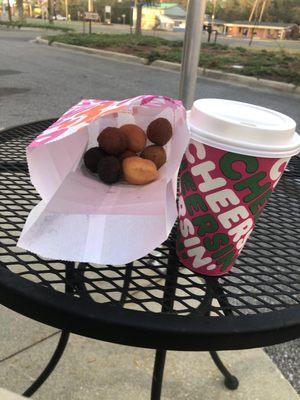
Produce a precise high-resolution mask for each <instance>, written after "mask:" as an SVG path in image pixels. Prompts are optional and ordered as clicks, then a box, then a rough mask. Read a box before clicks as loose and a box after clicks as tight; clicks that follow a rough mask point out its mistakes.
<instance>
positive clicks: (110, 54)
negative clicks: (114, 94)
mask: <svg viewBox="0 0 300 400" xmlns="http://www.w3.org/2000/svg"><path fill="white" fill-rule="evenodd" d="M33 42H35V43H39V44H46V45H49V46H50V44H49V42H48V40H46V39H42V38H41V37H40V36H38V37H37V38H36V39H34V40H33ZM51 46H53V47H60V48H64V49H71V50H76V51H79V52H81V53H86V54H94V55H98V56H101V57H104V58H108V59H114V60H118V61H125V62H130V63H134V64H140V65H150V66H151V67H158V68H162V69H165V70H168V71H170V70H171V71H180V69H181V65H180V64H178V63H173V62H170V61H163V60H155V61H153V63H151V64H149V62H148V60H147V59H145V58H140V57H137V56H132V55H129V54H122V53H117V52H114V51H108V50H100V49H92V48H89V47H82V46H76V45H73V44H65V43H59V42H53V43H51ZM198 76H205V77H206V78H212V79H219V80H223V81H226V82H235V83H239V84H242V85H246V86H249V87H259V88H267V89H273V90H277V91H278V90H279V91H281V92H286V93H293V94H300V87H299V86H296V85H294V84H292V83H285V82H278V81H272V80H269V79H260V78H255V77H253V76H246V75H238V74H232V73H230V72H222V71H218V70H214V69H207V68H202V67H199V68H198Z"/></svg>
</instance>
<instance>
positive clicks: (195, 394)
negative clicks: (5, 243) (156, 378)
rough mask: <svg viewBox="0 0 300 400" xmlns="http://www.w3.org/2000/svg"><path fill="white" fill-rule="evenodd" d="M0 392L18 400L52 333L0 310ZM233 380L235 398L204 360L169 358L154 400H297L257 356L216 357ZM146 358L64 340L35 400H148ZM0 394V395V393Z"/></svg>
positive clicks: (146, 353)
mask: <svg viewBox="0 0 300 400" xmlns="http://www.w3.org/2000/svg"><path fill="white" fill-rule="evenodd" d="M0 322H1V347H0V387H4V388H6V389H8V390H11V391H13V392H17V393H22V392H23V391H24V390H25V389H26V388H27V387H28V386H29V385H30V384H31V383H32V382H33V381H34V379H35V378H36V377H37V376H38V374H39V372H40V371H41V370H42V368H43V367H44V366H45V365H46V363H47V362H48V360H49V358H50V356H51V354H52V352H53V350H54V348H55V346H56V343H57V341H58V337H59V336H58V334H55V332H56V330H55V329H53V328H49V327H46V326H45V325H42V324H39V323H37V322H35V321H31V320H29V319H27V318H24V317H22V316H19V315H17V314H16V313H14V312H12V311H10V310H7V309H5V308H4V307H1V308H0ZM221 356H222V358H223V360H224V361H225V363H226V365H227V366H229V367H230V370H231V372H232V373H233V374H235V375H236V376H237V377H238V378H239V380H240V386H239V389H238V390H237V391H234V392H232V391H230V390H228V389H226V388H225V387H224V385H223V379H222V376H221V374H220V373H219V371H218V370H217V369H216V367H215V366H214V364H213V362H212V361H211V359H210V357H209V355H208V353H193V352H175V351H172V352H169V353H168V355H167V361H166V369H165V378H164V384H163V393H162V400H171V399H172V400H177V399H190V400H198V399H199V400H200V399H206V400H220V399H222V400H227V399H228V400H229V399H230V400H235V399H236V400H237V399H242V400H265V399H272V400H299V396H298V395H297V393H296V392H295V391H294V389H293V388H292V386H291V385H290V384H289V383H288V381H287V380H285V379H284V378H283V376H282V375H281V373H280V372H279V370H278V369H277V367H276V366H275V365H274V364H273V363H272V362H271V360H270V359H269V357H268V356H267V355H266V354H265V353H264V352H263V351H262V350H260V349H255V350H245V351H235V352H232V351H230V352H221ZM153 361H154V351H153V350H145V349H139V348H133V347H126V346H121V345H114V344H110V343H104V342H100V341H97V340H92V339H86V338H83V337H80V336H77V335H71V339H70V343H69V345H68V347H67V349H66V352H65V354H64V356H63V358H62V359H61V361H60V363H59V364H58V366H57V368H56V370H55V371H54V372H53V374H52V375H51V377H50V378H49V380H48V381H47V382H46V383H45V384H44V386H42V388H41V389H40V390H39V391H38V392H37V394H36V395H35V396H34V398H35V399H37V400H50V399H51V400H52V399H58V400H79V399H80V400H85V399H86V400H87V399H89V400H90V399H95V400H96V399H101V400H110V399H114V400H127V399H128V400H129V399H130V400H131V399H133V398H135V399H137V400H146V399H149V398H150V389H151V377H152V368H153ZM0 394H1V392H0ZM4 399H5V397H3V396H2V397H1V395H0V400H4Z"/></svg>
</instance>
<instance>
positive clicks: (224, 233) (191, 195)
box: [177, 143, 289, 275]
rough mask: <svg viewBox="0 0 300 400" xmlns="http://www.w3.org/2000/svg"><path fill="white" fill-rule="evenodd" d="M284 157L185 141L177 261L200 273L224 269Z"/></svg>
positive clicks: (244, 238) (231, 261)
mask: <svg viewBox="0 0 300 400" xmlns="http://www.w3.org/2000/svg"><path fill="white" fill-rule="evenodd" d="M288 161H289V159H288V158H284V159H274V158H272V159H271V158H258V157H252V156H246V155H241V154H236V153H230V152H225V151H223V150H219V149H215V148H212V147H210V146H206V145H202V144H193V143H191V144H190V145H189V147H188V150H187V151H186V153H185V156H184V158H183V161H182V165H181V171H180V195H179V199H178V209H179V228H180V232H181V235H179V236H180V237H179V239H178V245H177V251H178V255H179V258H180V259H181V261H182V262H183V263H184V264H185V265H186V266H188V267H189V268H191V269H193V270H195V271H197V272H199V273H204V274H205V273H206V274H211V275H218V274H223V273H225V272H226V271H227V270H229V269H230V268H231V267H232V265H233V264H234V261H235V259H236V257H237V256H238V255H239V253H240V252H241V250H242V248H243V246H244V245H245V243H246V241H247V238H248V237H249V236H250V234H251V232H252V230H253V228H254V224H255V221H256V220H257V218H258V217H259V215H260V213H261V212H262V210H263V208H264V206H265V205H266V203H267V201H268V199H269V197H270V195H271V193H272V191H273V190H274V188H275V186H276V184H277V183H278V181H279V179H280V177H281V175H282V173H283V171H284V168H285V167H286V165H287V163H288Z"/></svg>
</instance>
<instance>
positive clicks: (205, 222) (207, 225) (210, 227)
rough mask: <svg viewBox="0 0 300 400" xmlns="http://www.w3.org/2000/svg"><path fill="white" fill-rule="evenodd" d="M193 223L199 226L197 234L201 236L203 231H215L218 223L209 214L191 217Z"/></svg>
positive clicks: (203, 233)
mask: <svg viewBox="0 0 300 400" xmlns="http://www.w3.org/2000/svg"><path fill="white" fill-rule="evenodd" d="M192 222H193V225H194V226H199V228H198V235H200V236H203V235H205V233H211V232H215V231H216V230H217V229H218V223H217V221H216V220H215V219H214V217H213V216H212V215H210V214H205V215H200V216H199V217H196V218H194V219H193V221H192Z"/></svg>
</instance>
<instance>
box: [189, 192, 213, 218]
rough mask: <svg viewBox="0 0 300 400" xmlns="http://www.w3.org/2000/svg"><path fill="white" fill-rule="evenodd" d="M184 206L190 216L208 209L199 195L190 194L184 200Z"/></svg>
mask: <svg viewBox="0 0 300 400" xmlns="http://www.w3.org/2000/svg"><path fill="white" fill-rule="evenodd" d="M185 205H186V208H187V210H188V213H189V214H190V215H194V213H195V212H196V211H200V210H202V211H207V210H208V207H207V205H206V204H205V201H204V200H203V199H202V197H201V196H200V194H192V195H191V196H189V197H187V198H186V199H185Z"/></svg>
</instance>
